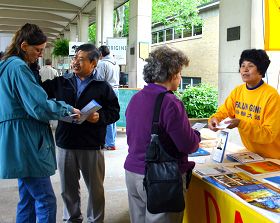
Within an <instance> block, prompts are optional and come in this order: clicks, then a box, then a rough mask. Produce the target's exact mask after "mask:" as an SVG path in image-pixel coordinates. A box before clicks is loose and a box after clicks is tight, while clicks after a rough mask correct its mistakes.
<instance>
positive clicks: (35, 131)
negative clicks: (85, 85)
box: [0, 23, 80, 223]
mask: <svg viewBox="0 0 280 223" xmlns="http://www.w3.org/2000/svg"><path fill="white" fill-rule="evenodd" d="M46 42H47V37H46V36H45V34H44V33H43V32H42V31H41V29H40V28H39V27H38V26H37V25H35V24H29V23H27V24H25V25H23V26H22V27H21V28H20V29H19V30H18V31H16V33H15V35H14V37H13V39H12V43H11V44H10V46H8V48H7V50H6V52H5V55H4V56H3V58H2V60H1V62H0V76H1V78H0V95H1V100H0V135H1V136H0V178H2V179H12V178H18V190H19V202H18V206H17V215H16V222H17V223H26V222H30V223H35V222H40V223H55V222H56V198H55V194H54V191H53V188H52V184H51V180H50V176H51V175H53V174H54V173H55V170H56V159H55V145H54V140H53V135H52V131H51V129H50V126H49V123H48V121H49V120H50V119H60V118H62V117H64V116H67V115H69V114H72V113H75V114H77V115H78V116H79V114H80V111H79V110H77V109H74V108H73V107H72V106H71V105H68V104H65V103H64V102H62V101H55V100H47V94H46V92H45V91H44V89H43V88H42V87H41V86H40V85H39V82H38V80H37V79H36V78H35V76H34V74H33V72H32V70H31V69H30V67H29V65H30V64H33V63H36V61H37V59H38V58H39V57H41V56H42V54H43V50H44V48H45V46H46Z"/></svg>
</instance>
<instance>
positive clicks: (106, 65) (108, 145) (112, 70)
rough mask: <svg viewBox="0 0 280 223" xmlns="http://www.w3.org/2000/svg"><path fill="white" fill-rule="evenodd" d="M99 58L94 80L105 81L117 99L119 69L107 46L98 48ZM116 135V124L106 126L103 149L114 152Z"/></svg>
mask: <svg viewBox="0 0 280 223" xmlns="http://www.w3.org/2000/svg"><path fill="white" fill-rule="evenodd" d="M99 52H100V58H101V60H99V62H98V65H97V68H96V70H97V72H96V73H95V76H94V78H95V79H97V80H103V81H107V82H108V83H109V84H110V85H111V86H112V88H113V90H114V92H115V94H116V95H117V97H119V90H118V87H119V79H120V67H119V65H118V64H117V62H116V61H115V59H114V58H113V57H112V56H111V55H110V50H109V48H108V47H107V46H105V45H103V46H100V47H99ZM116 135H117V126H116V123H112V124H110V125H108V126H107V130H106V139H105V149H107V150H115V149H116V145H115V142H116Z"/></svg>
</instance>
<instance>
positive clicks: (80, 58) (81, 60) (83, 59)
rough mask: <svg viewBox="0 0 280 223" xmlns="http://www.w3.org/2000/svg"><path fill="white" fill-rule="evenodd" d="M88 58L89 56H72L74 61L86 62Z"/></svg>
mask: <svg viewBox="0 0 280 223" xmlns="http://www.w3.org/2000/svg"><path fill="white" fill-rule="evenodd" d="M87 60H88V58H83V57H77V56H74V57H72V61H73V62H78V63H84V62H85V61H87Z"/></svg>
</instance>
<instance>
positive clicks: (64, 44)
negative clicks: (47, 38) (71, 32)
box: [52, 39, 69, 57]
mask: <svg viewBox="0 0 280 223" xmlns="http://www.w3.org/2000/svg"><path fill="white" fill-rule="evenodd" d="M52 54H53V55H54V56H55V57H59V56H62V57H65V56H68V54H69V40H67V39H58V40H56V41H55V42H54V48H53V52H52Z"/></svg>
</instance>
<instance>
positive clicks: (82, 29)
mask: <svg viewBox="0 0 280 223" xmlns="http://www.w3.org/2000/svg"><path fill="white" fill-rule="evenodd" d="M78 24H79V32H78V33H79V37H78V38H79V41H80V42H85V43H87V42H88V27H89V15H88V14H80V15H79V23H78Z"/></svg>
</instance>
